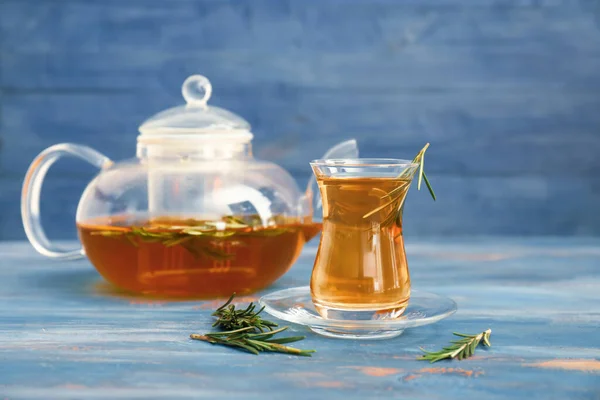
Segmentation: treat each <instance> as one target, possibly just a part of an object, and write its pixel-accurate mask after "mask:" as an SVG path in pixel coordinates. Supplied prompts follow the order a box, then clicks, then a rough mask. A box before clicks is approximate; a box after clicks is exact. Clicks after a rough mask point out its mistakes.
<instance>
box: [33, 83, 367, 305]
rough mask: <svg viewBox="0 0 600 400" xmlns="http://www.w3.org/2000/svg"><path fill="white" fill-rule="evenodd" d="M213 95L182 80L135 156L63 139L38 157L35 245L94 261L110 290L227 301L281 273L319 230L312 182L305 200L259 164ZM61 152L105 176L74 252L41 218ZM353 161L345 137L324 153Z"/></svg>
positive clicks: (286, 178)
mask: <svg viewBox="0 0 600 400" xmlns="http://www.w3.org/2000/svg"><path fill="white" fill-rule="evenodd" d="M211 92H212V86H211V84H210V82H209V81H208V79H207V78H205V77H204V76H201V75H193V76H190V77H189V78H188V79H186V81H185V82H184V83H183V86H182V93H183V97H184V99H185V101H186V103H187V104H186V105H183V106H178V107H174V108H171V109H168V110H165V111H162V112H160V113H158V114H156V115H155V116H153V117H151V118H150V119H148V120H146V121H145V122H144V123H143V124H142V125H141V126H140V128H139V131H140V135H139V136H138V138H137V157H136V158H134V159H132V160H128V161H124V162H118V163H115V162H113V161H111V160H110V159H109V158H107V157H106V156H104V155H102V154H100V153H98V152H97V151H95V150H93V149H91V148H89V147H86V146H81V145H75V144H67V143H65V144H58V145H54V146H52V147H49V148H48V149H46V150H44V151H43V152H42V153H40V154H39V155H38V157H37V158H36V159H35V160H34V161H33V163H32V164H31V166H30V167H29V170H28V171H27V175H26V177H25V181H24V183H23V192H22V204H21V213H22V218H23V225H24V227H25V232H26V234H27V237H28V239H29V241H30V242H31V244H32V245H33V246H34V248H35V249H36V250H37V251H38V252H40V253H41V254H43V255H45V256H48V257H51V258H57V259H76V258H80V257H83V256H87V257H88V258H89V260H90V261H91V263H92V264H93V265H94V266H95V267H96V269H97V270H98V272H99V273H100V274H101V275H102V276H103V277H104V278H105V279H106V280H108V281H109V282H111V283H112V284H114V285H115V286H117V287H119V288H121V289H123V290H125V291H129V292H135V293H140V294H148V295H158V296H167V297H201V298H210V297H217V296H229V295H231V293H233V292H236V293H238V294H241V293H249V292H252V291H255V290H258V289H261V288H264V287H266V286H268V285H270V284H271V283H273V282H274V281H275V280H276V279H278V278H279V277H280V276H282V275H283V274H284V273H285V272H286V271H287V270H288V269H289V268H290V267H291V265H292V264H293V262H294V261H295V260H296V258H297V257H298V255H299V253H300V250H301V249H302V247H303V245H304V244H305V243H306V242H307V241H308V240H310V239H311V238H312V237H314V236H316V235H317V234H318V233H319V232H320V230H321V224H320V223H319V222H318V221H316V220H313V211H314V210H315V209H318V208H320V199H319V196H313V193H314V192H316V190H315V182H314V179H311V181H310V182H309V183H308V187H307V189H306V191H305V192H302V191H300V189H299V188H298V186H297V184H296V182H295V180H294V179H293V178H292V176H291V175H290V174H289V173H288V172H287V171H286V170H284V169H283V168H281V167H280V166H278V165H276V164H273V163H271V162H267V161H260V160H257V159H255V158H253V156H252V150H251V141H252V137H253V135H252V133H251V131H250V125H249V124H248V122H247V121H245V120H244V119H242V118H241V117H239V116H238V115H236V114H234V113H232V112H229V111H227V110H225V109H222V108H218V107H213V106H208V105H207V102H208V99H209V98H210V96H211ZM65 155H69V156H75V157H78V158H80V159H83V160H85V161H87V162H89V163H91V164H93V165H95V166H96V167H98V168H100V173H99V174H98V175H97V176H96V177H95V178H94V179H93V180H92V181H91V182H90V183H89V184H88V186H87V187H86V189H85V191H84V192H83V195H82V197H81V199H80V201H79V205H78V207H77V215H76V224H77V229H78V232H79V239H80V241H81V244H82V246H83V247H82V248H79V249H76V250H71V251H64V250H61V249H58V248H56V247H55V246H54V245H52V243H50V242H49V240H48V239H47V237H46V235H45V233H44V230H43V228H42V226H41V223H40V212H39V210H40V208H39V203H40V191H41V187H42V181H43V179H44V176H45V174H46V172H47V170H48V168H49V167H50V166H51V165H52V164H53V163H54V162H55V161H56V160H57V159H59V158H60V157H62V156H65ZM357 156H358V150H357V147H356V142H355V141H354V140H349V141H346V142H342V143H340V144H338V145H337V146H335V147H333V148H332V149H330V151H329V152H328V153H327V154H326V155H325V156H324V157H325V158H330V157H337V158H347V157H350V158H351V157H357ZM313 158H314V157H313ZM307 168H308V163H307ZM313 202H314V203H315V204H314V205H313ZM319 214H320V213H319Z"/></svg>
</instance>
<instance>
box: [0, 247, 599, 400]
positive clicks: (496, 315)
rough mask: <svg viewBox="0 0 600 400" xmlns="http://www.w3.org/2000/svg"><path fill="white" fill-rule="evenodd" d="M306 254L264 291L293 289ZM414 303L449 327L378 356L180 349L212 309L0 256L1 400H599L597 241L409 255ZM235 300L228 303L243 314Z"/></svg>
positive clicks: (361, 348) (308, 259) (309, 251)
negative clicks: (419, 294)
mask: <svg viewBox="0 0 600 400" xmlns="http://www.w3.org/2000/svg"><path fill="white" fill-rule="evenodd" d="M315 249H316V248H315V245H314V243H312V244H311V245H309V246H308V247H307V248H306V249H305V251H304V252H303V254H302V256H301V258H300V260H299V261H298V262H297V264H296V265H295V266H294V267H293V268H292V270H291V271H290V272H289V273H288V274H287V275H286V276H284V277H283V278H282V279H281V280H280V281H279V282H278V283H277V284H276V285H275V286H273V287H272V288H270V289H269V290H275V289H280V288H285V287H292V286H297V285H305V284H307V282H308V279H309V275H310V269H311V266H312V260H313V257H314V252H315ZM407 251H408V254H409V262H410V266H411V272H412V276H413V284H414V287H415V288H419V289H424V290H430V291H435V292H438V293H440V294H444V295H447V296H450V297H452V298H453V299H455V300H456V302H457V303H458V305H459V311H458V312H457V313H456V314H455V315H454V316H452V317H450V318H448V319H446V320H444V321H442V322H440V323H438V324H435V325H430V326H426V327H421V328H415V329H412V330H407V331H406V332H405V333H404V334H403V335H402V336H400V337H398V338H395V339H391V340H386V341H345V340H334V339H326V338H323V337H319V336H316V335H314V334H312V333H311V332H309V331H307V330H306V329H304V328H302V327H299V326H293V327H292V331H294V332H298V333H302V334H306V336H307V338H306V340H305V341H303V342H299V343H298V347H302V348H315V349H317V350H318V352H317V353H316V354H314V356H313V357H312V358H298V357H293V356H287V355H282V354H262V355H260V356H254V355H251V354H246V353H242V352H238V351H235V350H232V349H228V348H223V347H219V346H212V345H210V344H208V343H203V342H195V341H191V340H189V339H188V336H189V334H190V333H192V332H206V331H207V330H209V329H210V324H211V318H210V316H209V314H210V311H211V310H212V309H214V308H215V306H216V305H217V304H219V303H220V301H213V302H200V301H196V302H175V303H168V302H160V301H147V300H144V299H141V298H135V297H126V296H122V295H119V294H117V293H116V292H114V291H113V290H112V289H111V288H110V286H108V285H107V284H106V283H104V282H103V281H102V280H101V278H100V277H99V275H98V274H97V273H96V272H95V271H94V270H93V268H92V267H91V265H90V264H89V263H88V262H87V261H79V262H70V263H68V262H65V263H59V262H54V261H49V260H46V259H43V258H42V257H41V256H38V255H37V254H35V253H34V251H33V250H32V248H31V247H30V246H29V244H27V243H25V242H12V243H10V242H4V243H0V254H1V255H2V257H0V398H6V399H20V398H32V399H49V398H53V399H71V398H73V399H76V398H77V399H80V398H97V399H106V398H140V399H149V398H206V399H216V398H219V399H230V398H231V399H248V400H250V399H261V400H262V399H267V398H269V399H270V398H300V399H313V398H314V399H325V398H328V399H354V398H356V399H370V398H373V399H376V398H377V399H379V398H402V399H406V398H413V399H428V400H431V399H444V400H449V399H461V400H462V399H475V398H477V399H503V398H511V399H514V398H523V399H530V398H544V399H599V398H600V239H581V238H579V239H547V238H546V239H535V238H529V239H507V238H485V239H483V238H476V239H468V240H467V239H462V240H458V239H453V240H450V241H449V240H441V239H437V240H427V241H414V240H413V241H410V240H409V241H408V246H407ZM257 298H258V296H249V297H245V298H242V299H240V301H244V302H245V301H249V300H256V299H257ZM487 328H492V330H493V334H492V345H493V347H492V348H491V349H489V350H487V351H486V350H479V351H478V352H477V353H476V356H475V357H473V358H472V359H468V360H464V361H444V362H439V363H436V364H429V363H426V362H423V361H416V360H415V358H416V357H417V356H418V355H419V353H420V352H419V346H423V347H425V348H427V349H434V348H439V347H440V346H442V345H444V344H446V343H447V341H448V340H450V339H451V332H452V331H460V332H473V333H476V332H480V331H482V330H484V329H487Z"/></svg>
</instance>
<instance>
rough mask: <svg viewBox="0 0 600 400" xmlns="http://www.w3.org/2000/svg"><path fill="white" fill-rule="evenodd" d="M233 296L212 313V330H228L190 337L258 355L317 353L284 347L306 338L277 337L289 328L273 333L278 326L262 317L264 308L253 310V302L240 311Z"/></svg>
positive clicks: (194, 334)
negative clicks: (233, 302)
mask: <svg viewBox="0 0 600 400" xmlns="http://www.w3.org/2000/svg"><path fill="white" fill-rule="evenodd" d="M234 297H235V293H234V294H233V295H231V297H230V298H229V300H227V302H226V303H225V304H223V305H222V306H220V307H219V308H217V310H216V311H215V312H214V313H213V314H212V315H213V316H214V317H216V318H217V320H216V321H215V323H214V324H213V327H218V328H222V329H226V330H225V331H221V332H210V333H205V334H204V335H200V334H196V333H192V334H191V335H190V338H191V339H194V340H201V341H204V342H208V343H211V344H218V345H223V346H229V347H234V348H238V349H241V350H245V351H247V352H249V353H252V354H256V355H258V354H259V353H260V352H275V353H285V354H292V355H296V356H305V357H310V356H311V354H312V353H314V352H315V350H301V349H297V348H295V347H290V346H286V345H285V344H287V343H293V342H298V341H300V340H303V339H304V336H288V337H282V338H274V336H275V335H277V334H279V333H281V332H283V331H285V330H287V329H288V327H287V326H284V327H282V328H279V329H275V330H273V328H275V327H277V324H276V323H275V322H272V321H267V320H264V319H262V318H261V317H260V315H259V314H260V313H261V312H262V311H263V310H264V307H263V308H261V309H260V310H258V311H254V310H255V309H256V306H255V305H254V303H250V304H249V305H248V306H247V307H246V308H245V309H242V310H237V309H236V308H235V305H233V304H231V302H232V301H233V298H234ZM265 330H266V332H265Z"/></svg>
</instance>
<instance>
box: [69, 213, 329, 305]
mask: <svg viewBox="0 0 600 400" xmlns="http://www.w3.org/2000/svg"><path fill="white" fill-rule="evenodd" d="M131 219H132V218H128V217H110V218H100V219H95V220H92V221H87V222H82V223H78V224H77V227H78V231H79V237H80V239H81V242H82V244H83V246H84V249H85V252H86V255H87V257H88V258H89V259H90V261H91V262H92V264H93V265H94V266H95V267H96V269H97V270H98V272H99V273H100V274H101V275H102V276H103V277H104V278H105V279H106V280H108V281H109V282H111V283H112V284H114V285H115V286H117V287H119V288H121V289H124V290H126V291H130V292H135V293H142V294H150V295H158V296H167V297H194V298H210V297H217V296H230V295H231V294H232V293H233V292H236V293H237V294H243V293H249V292H253V291H256V290H258V289H261V288H264V287H266V286H268V285H270V284H271V283H273V282H274V281H275V280H276V279H278V278H279V277H281V276H282V275H283V274H284V273H285V272H286V271H287V270H288V269H289V268H290V266H291V265H292V264H293V262H294V261H295V260H296V258H297V257H298V255H299V253H300V251H301V249H302V246H303V245H304V243H305V242H306V241H308V240H310V239H311V238H313V237H314V236H316V235H317V234H318V233H319V231H320V228H321V226H320V224H318V223H312V222H311V223H300V222H298V221H297V220H296V221H294V220H290V221H289V222H285V221H284V223H282V224H278V225H277V226H273V227H250V226H244V225H243V224H239V223H237V222H235V221H234V222H232V223H231V224H228V226H226V227H225V228H224V227H223V225H225V224H224V223H223V224H221V226H220V227H219V229H218V232H216V229H215V228H216V227H215V225H206V224H207V223H208V224H211V223H213V224H214V222H209V221H190V220H177V219H172V218H158V219H153V220H152V221H148V220H146V221H136V222H135V223H134V224H131V223H129V224H127V223H126V222H125V221H128V220H131ZM230 225H231V226H233V227H229V226H230ZM190 228H191V229H190Z"/></svg>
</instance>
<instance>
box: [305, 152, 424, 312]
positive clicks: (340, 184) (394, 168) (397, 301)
mask: <svg viewBox="0 0 600 400" xmlns="http://www.w3.org/2000/svg"><path fill="white" fill-rule="evenodd" d="M311 166H312V169H313V172H314V174H315V176H316V179H317V183H318V185H319V189H320V191H321V198H322V202H323V231H322V235H321V241H320V244H319V249H318V252H317V256H316V259H315V264H314V267H313V272H312V277H311V281H310V289H311V296H312V300H313V303H314V306H315V309H316V310H317V311H318V312H319V314H320V315H321V316H322V317H323V318H327V319H336V320H373V319H394V318H398V317H400V316H401V315H402V313H403V312H404V310H405V309H406V306H407V304H408V300H409V298H410V276H409V272H408V264H407V261H406V254H405V251H404V240H403V238H402V211H403V205H404V200H405V198H406V194H407V192H408V189H409V187H410V185H411V182H412V179H413V177H414V175H415V172H416V171H417V169H418V167H419V164H417V163H413V162H411V161H407V160H398V159H379V158H361V159H327V160H315V161H313V162H311Z"/></svg>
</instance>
